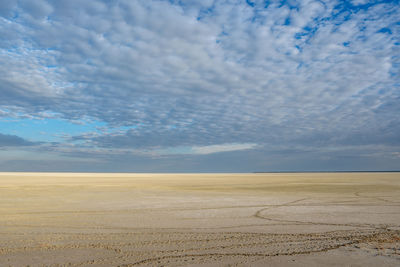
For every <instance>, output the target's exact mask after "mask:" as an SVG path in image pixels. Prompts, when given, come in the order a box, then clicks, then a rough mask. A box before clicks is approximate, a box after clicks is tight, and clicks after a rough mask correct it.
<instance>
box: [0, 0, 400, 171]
mask: <svg viewBox="0 0 400 267" xmlns="http://www.w3.org/2000/svg"><path fill="white" fill-rule="evenodd" d="M399 18H400V4H399V1H363V0H354V1H323V0H319V1H313V0H304V1H250V0H247V1H234V0H226V1H222V0H221V1H219V0H215V1H213V0H205V1H194V0H188V1H174V0H171V1H163V0H158V1H150V0H143V1H140V0H139V1H130V0H114V1H113V0H110V1H100V0H97V1H95V0H93V1H77V0H57V1H56V0H54V1H51V0H49V1H45V0H35V1H30V0H21V1H13V0H2V1H1V2H0V36H1V38H0V169H1V170H22V171H23V170H38V171H48V170H50V171H64V170H68V171H155V172H157V171H200V172H201V171H205V172H207V171H232V172H236V171H238V172H242V171H243V172H245V171H276V170H297V171H302V170H392V169H398V166H400V78H399V77H400V72H399V70H400V65H399V64H400V59H399V55H400V49H399V48H400V40H399V37H400V19H399Z"/></svg>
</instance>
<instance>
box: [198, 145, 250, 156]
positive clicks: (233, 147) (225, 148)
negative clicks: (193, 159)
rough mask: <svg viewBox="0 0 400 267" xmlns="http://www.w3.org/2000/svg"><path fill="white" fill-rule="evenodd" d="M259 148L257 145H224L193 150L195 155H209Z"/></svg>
mask: <svg viewBox="0 0 400 267" xmlns="http://www.w3.org/2000/svg"><path fill="white" fill-rule="evenodd" d="M255 147H257V144H222V145H211V146H200V147H199V146H195V147H193V148H192V151H193V154H199V155H207V154H213V153H220V152H229V151H238V150H247V149H253V148H255Z"/></svg>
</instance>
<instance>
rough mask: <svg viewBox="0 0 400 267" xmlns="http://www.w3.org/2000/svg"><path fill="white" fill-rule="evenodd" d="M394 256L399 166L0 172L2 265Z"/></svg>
mask: <svg viewBox="0 0 400 267" xmlns="http://www.w3.org/2000/svg"><path fill="white" fill-rule="evenodd" d="M27 265H29V266H141V265H143V266H400V173H292V174H287V173H286V174H284V173H281V174H72V173H63V174H62V173H0V266H27Z"/></svg>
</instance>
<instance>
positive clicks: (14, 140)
mask: <svg viewBox="0 0 400 267" xmlns="http://www.w3.org/2000/svg"><path fill="white" fill-rule="evenodd" d="M32 145H34V143H33V142H30V141H28V140H25V139H23V138H21V137H19V136H16V135H9V134H1V133H0V147H20V146H32Z"/></svg>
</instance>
